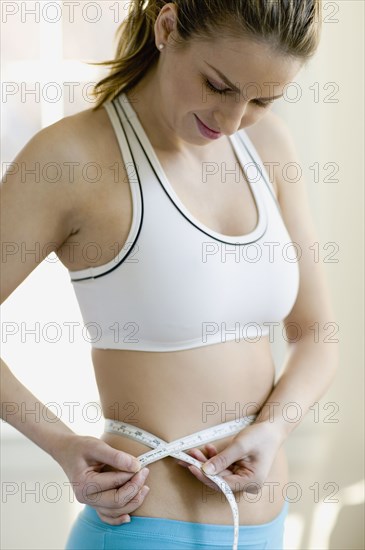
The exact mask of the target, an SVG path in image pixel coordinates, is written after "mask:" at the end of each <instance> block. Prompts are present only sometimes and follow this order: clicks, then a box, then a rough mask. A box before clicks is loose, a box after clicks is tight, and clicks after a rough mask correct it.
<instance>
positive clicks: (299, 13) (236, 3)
mask: <svg viewBox="0 0 365 550" xmlns="http://www.w3.org/2000/svg"><path fill="white" fill-rule="evenodd" d="M168 3H169V2H168V1H166V0H147V1H146V0H129V9H128V14H127V17H126V18H125V19H124V20H123V22H122V23H121V25H120V26H119V27H118V29H117V31H116V36H117V37H118V35H119V39H118V44H117V51H116V55H115V59H112V60H108V61H103V62H100V63H91V64H92V65H111V69H110V71H109V75H108V76H106V77H105V78H103V79H102V80H100V81H99V82H97V84H96V85H95V86H94V88H93V91H92V93H91V95H93V96H96V97H97V100H96V103H95V106H94V107H93V110H97V109H98V108H99V107H100V106H101V105H102V104H103V103H104V102H105V101H107V100H111V99H113V98H114V97H115V96H116V95H118V94H119V93H120V92H128V90H130V89H131V88H133V87H134V86H135V85H136V84H137V83H138V82H139V80H141V79H142V77H143V76H144V75H145V74H146V72H147V71H148V70H149V69H150V68H151V66H152V65H154V64H155V63H156V62H157V60H158V57H159V51H158V49H157V48H156V45H155V37H154V25H155V22H156V19H157V17H158V14H159V13H160V11H161V9H162V7H163V6H164V5H165V4H168ZM174 4H175V5H176V8H177V31H178V36H177V37H175V43H176V45H177V47H180V48H184V47H185V46H186V45H187V44H188V43H189V42H190V41H191V40H195V41H199V40H214V38H215V37H216V36H225V37H232V38H242V36H247V37H249V38H251V39H252V40H256V41H258V42H263V43H268V44H270V45H271V46H272V47H273V48H274V49H275V50H276V51H278V52H279V53H282V54H285V55H289V56H292V57H296V58H299V59H301V60H302V61H303V63H305V62H307V61H308V60H309V59H310V58H311V57H312V56H313V55H314V54H315V52H316V50H317V47H318V44H319V40H320V34H321V28H322V24H321V14H322V0H175V1H174Z"/></svg>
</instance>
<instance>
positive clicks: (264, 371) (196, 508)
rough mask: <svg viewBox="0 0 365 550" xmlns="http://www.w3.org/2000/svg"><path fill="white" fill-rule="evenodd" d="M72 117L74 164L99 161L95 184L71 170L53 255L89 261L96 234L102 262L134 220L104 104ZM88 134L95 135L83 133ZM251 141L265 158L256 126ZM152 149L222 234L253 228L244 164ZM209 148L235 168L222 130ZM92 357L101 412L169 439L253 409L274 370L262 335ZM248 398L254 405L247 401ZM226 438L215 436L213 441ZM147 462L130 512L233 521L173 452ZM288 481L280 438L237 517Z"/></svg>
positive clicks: (267, 509) (190, 202)
mask: <svg viewBox="0 0 365 550" xmlns="http://www.w3.org/2000/svg"><path fill="white" fill-rule="evenodd" d="M75 118H78V124H79V125H78V127H79V128H80V139H83V138H84V144H85V143H86V141H87V140H88V141H87V147H84V146H82V150H81V148H80V151H76V154H77V153H79V155H80V157H79V158H82V159H83V162H82V164H81V165H84V164H85V163H87V162H97V163H98V164H99V166H100V167H102V171H101V172H102V176H101V178H100V179H99V181H98V182H97V183H94V184H93V183H90V182H85V181H83V180H82V179H81V176H80V174H79V176H78V177H79V179H78V180H77V182H78V183H80V185H79V186H78V188H79V193H78V196H79V200H80V215H79V220H80V224H79V228H78V231H77V232H75V233H74V234H73V235H71V236H70V237H69V239H68V240H67V241H66V242H65V243H64V244H63V246H62V247H61V248H60V249H59V250H58V256H59V257H60V259H61V261H62V262H63V264H64V265H65V266H66V267H67V268H68V269H70V270H78V269H84V268H86V267H88V265H90V264H88V262H87V260H86V258H84V257H83V254H82V249H83V248H84V247H85V245H86V244H87V243H90V242H94V243H98V244H99V246H100V250H101V251H102V255H101V257H100V258H99V262H98V263H93V264H92V265H93V266H96V265H103V264H105V263H107V262H108V261H110V260H112V259H113V258H114V257H115V256H116V254H117V252H118V251H119V250H121V249H122V247H123V246H124V244H125V242H126V240H127V236H128V232H129V228H130V225H131V222H132V199H131V194H130V191H129V185H128V180H127V177H126V175H125V174H123V175H121V177H120V178H119V179H118V183H116V182H115V181H114V177H113V175H114V173H113V171H112V170H111V168H110V167H111V166H113V165H115V163H116V162H117V163H118V164H119V168H121V167H122V166H123V164H122V159H121V153H120V149H119V146H118V143H117V140H116V137H115V134H114V130H113V128H112V126H111V124H110V121H109V118H108V115H107V113H106V111H105V110H104V109H100V110H99V111H96V112H92V111H91V110H88V111H86V112H83V113H80V114H78V115H75ZM248 134H249V132H248ZM90 135H91V136H92V140H90V139H89V138H88V136H90ZM252 135H253V134H252ZM249 137H251V136H250V134H249ZM251 139H252V138H251ZM252 141H253V143H254V145H255V147H256V148H257V150H258V151H259V154H260V155H261V158H262V160H263V161H264V162H265V154H264V151H263V150H262V147H260V143H259V141H258V139H257V135H256V136H255V140H254V139H252ZM85 151H87V153H86V152H85ZM156 154H157V155H158V158H159V160H160V162H161V164H162V166H163V168H164V171H165V173H166V174H167V176H168V178H169V181H170V183H171V185H172V186H173V188H174V190H175V191H176V193H177V194H178V196H179V198H180V199H181V200H182V202H183V203H184V205H185V206H186V207H187V208H188V210H189V211H190V212H191V213H192V214H193V215H194V216H195V217H196V218H197V219H199V220H200V221H201V222H203V223H204V224H205V225H206V226H208V227H210V228H211V229H213V230H215V231H218V232H220V233H223V234H226V235H243V234H245V233H249V232H250V231H252V229H253V228H254V227H255V225H256V222H257V212H256V207H255V203H254V200H253V197H252V195H251V192H250V190H249V187H248V184H247V182H245V180H244V176H243V174H242V172H241V178H240V182H239V183H238V182H236V181H235V176H234V175H232V176H227V180H226V183H225V184H222V177H221V173H220V171H218V173H217V174H216V175H215V176H211V177H209V178H207V181H206V182H203V179H202V176H201V173H202V162H198V161H191V162H190V164H188V163H187V159H184V160H183V159H178V158H176V157H174V158H172V157H171V156H170V157H169V156H168V155H166V154H165V153H163V152H161V151H160V152H159V151H157V150H156ZM211 158H213V159H214V160H215V162H217V163H218V164H219V165H220V164H221V163H223V162H225V163H226V165H227V169H233V167H234V166H235V165H236V163H237V162H238V161H237V159H236V157H235V155H234V152H233V150H232V148H231V146H230V144H229V141H228V139H227V140H226V141H222V140H219V141H218V142H217V143H215V144H214V146H212V157H211ZM78 160H79V159H78ZM184 174H185V177H184ZM230 178H231V179H230ZM197 182H198V183H197ZM71 250H72V251H73V254H70V251H71ZM92 360H93V364H94V368H95V376H96V381H97V385H98V389H99V393H100V400H101V405H102V410H103V414H104V417H106V418H115V419H118V420H122V421H125V422H128V423H133V424H135V425H136V426H140V427H141V428H143V429H145V430H147V431H149V432H152V433H154V434H155V435H157V436H158V437H161V438H162V439H164V440H166V441H172V440H174V439H177V438H179V437H182V436H184V435H186V434H190V433H193V432H195V431H198V430H201V429H204V428H207V427H209V426H214V425H216V424H219V423H221V422H225V421H228V420H233V419H234V418H238V417H240V416H243V415H245V414H254V413H255V412H257V411H258V410H259V409H260V407H261V406H262V404H263V403H264V402H265V400H266V399H267V397H268V396H269V394H270V392H271V391H272V387H273V384H274V377H275V367H274V362H273V359H272V355H271V348H270V343H269V341H268V337H267V336H266V337H262V338H261V339H260V340H259V341H258V342H256V343H253V342H248V341H245V340H242V341H241V342H239V343H237V342H235V341H230V342H225V343H220V344H214V345H210V346H203V347H198V348H194V349H188V350H183V351H175V352H144V351H142V352H141V351H129V350H128V351H126V350H102V349H93V351H92ZM249 403H255V406H251V407H250V408H249V409H248V410H247V409H246V406H247V405H248V404H249ZM212 404H213V406H214V409H215V410H216V411H217V412H216V413H215V414H210V415H207V418H205V415H204V411H205V410H206V407H207V405H212ZM232 411H235V412H234V413H233V412H232ZM102 439H103V440H104V441H106V442H107V443H108V444H110V445H111V446H113V447H115V448H118V449H120V450H123V451H125V452H127V453H130V454H132V455H134V456H138V455H140V454H143V453H144V452H146V451H148V450H150V449H149V448H148V447H146V446H145V445H142V444H140V443H137V442H135V441H132V440H129V439H127V438H125V437H121V436H117V435H113V434H109V433H104V434H103V435H102ZM231 439H232V438H225V439H222V440H220V441H216V442H215V443H214V444H215V445H216V447H217V449H218V451H220V450H221V449H223V448H224V447H225V446H226V445H227V444H228V443H229V442H230V441H231ZM149 469H150V474H149V476H148V478H147V481H146V484H147V485H148V486H149V487H150V488H151V490H150V492H149V494H148V495H147V497H146V499H145V501H144V503H143V504H142V506H141V507H139V508H138V509H137V510H136V511H135V512H133V513H132V515H136V516H150V517H164V518H170V519H177V520H182V521H195V522H203V523H220V524H227V525H232V514H231V509H230V507H229V505H228V502H227V501H226V499H225V497H224V496H223V495H222V493H221V492H215V493H212V491H211V490H209V489H208V488H207V487H206V486H205V485H203V484H202V483H201V482H200V481H199V480H197V479H196V478H195V477H194V476H193V474H191V473H190V472H189V471H188V470H187V469H185V468H183V467H181V466H179V465H178V464H176V461H175V460H174V459H173V458H172V457H166V458H164V459H163V460H159V461H157V462H154V463H152V464H150V465H149ZM287 481H288V468H287V461H286V456H285V452H284V449H283V448H281V449H280V450H279V452H278V454H277V456H276V458H275V460H274V462H273V465H272V468H271V471H270V473H269V476H268V477H267V479H266V486H265V487H264V488H263V490H262V495H261V497H260V498H259V499H257V498H256V499H252V495H251V499H250V498H249V496H250V495H249V496H248V497H247V496H246V495H245V493H240V494H239V495H236V499H237V502H238V508H239V514H240V524H242V525H243V524H260V523H265V522H267V521H271V520H272V519H273V518H274V517H276V516H277V515H278V514H279V512H280V510H281V508H282V505H283V497H282V492H281V489H282V487H283V485H284V484H285V483H286V482H287ZM270 482H276V483H279V484H280V485H279V486H278V487H279V489H278V488H277V489H276V491H275V492H274V499H272V497H271V496H270V493H269V483H270ZM253 500H256V502H252V501H253Z"/></svg>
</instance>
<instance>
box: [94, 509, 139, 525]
mask: <svg viewBox="0 0 365 550" xmlns="http://www.w3.org/2000/svg"><path fill="white" fill-rule="evenodd" d="M96 513H97V514H98V516H99V518H100V519H101V521H103V522H104V523H107V524H108V525H123V523H130V521H131V517H130V516H129V515H128V514H122V515H121V516H119V517H116V518H111V517H109V516H106V515H104V514H102V513H101V512H99V511H98V510H97V511H96Z"/></svg>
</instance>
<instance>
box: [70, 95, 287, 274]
mask: <svg viewBox="0 0 365 550" xmlns="http://www.w3.org/2000/svg"><path fill="white" fill-rule="evenodd" d="M117 99H118V98H117V97H116V98H114V99H113V100H112V101H111V102H110V103H111V104H112V106H113V108H114V110H115V113H116V115H117V117H118V120H119V122H120V126H121V129H122V131H123V134H124V136H125V139H126V142H127V144H128V148H129V151H130V153H131V157H132V160H133V165H134V169H135V172H136V174H137V179H138V185H139V189H140V194H141V219H140V223H139V227H138V231H137V234H136V236H135V238H134V241H133V244H132V246H131V247H130V249H129V250H128V252H127V254H126V255H125V256H124V257H123V258H122V259H121V260H120V262H118V263H117V264H116V265H115V266H113V267H112V268H110V269H108V270H107V271H105V272H103V273H99V275H91V276H89V277H81V278H75V279H72V278H71V282H77V281H85V280H88V279H98V278H99V277H103V276H104V275H107V274H108V273H110V272H111V271H114V269H116V268H117V267H119V266H120V265H121V264H122V263H123V262H124V261H125V260H126V259H127V258H128V256H129V254H130V253H131V251H132V250H133V247H134V246H135V244H136V242H137V240H138V237H139V235H140V232H141V229H142V224H143V213H144V203H143V191H142V185H141V181H140V177H139V173H138V169H137V165H136V162H135V158H134V155H133V152H132V148H131V146H130V142H129V139H128V136H127V133H126V131H125V128H124V125H123V122H122V120H121V117H120V115H119V112H118V109H117V108H116V105H115V103H116V101H117ZM119 105H120V107H121V109H122V110H123V113H124V115H125V117H126V120H127V122H128V124H129V126H130V127H131V129H132V131H133V133H134V135H135V137H136V139H137V140H138V143H139V145H140V147H141V149H142V151H143V152H144V155H145V157H146V159H147V161H148V163H149V165H150V167H151V168H152V170H153V172H154V174H155V176H156V178H157V180H158V181H159V183H160V185H161V188H162V189H163V190H164V192H165V193H166V195H167V196H168V198H169V199H170V201H171V202H172V204H173V205H174V206H175V208H177V210H178V211H179V212H180V214H181V215H182V216H184V218H185V219H186V220H187V221H188V222H189V223H190V224H191V225H193V226H194V227H195V228H196V229H198V230H199V231H201V232H202V233H204V234H205V235H207V236H208V237H210V238H211V239H214V240H215V241H218V242H222V243H224V244H233V245H234V246H245V245H248V244H251V243H255V242H257V241H259V240H260V239H262V237H263V235H264V234H265V233H266V230H267V224H266V228H265V231H264V232H263V234H262V235H260V236H259V237H257V239H253V240H251V241H250V240H249V241H246V242H244V243H230V242H227V241H224V240H223V239H218V238H217V237H215V236H213V235H211V234H210V233H208V232H206V231H204V230H203V229H202V228H201V227H198V226H197V225H196V224H195V223H194V222H193V221H192V220H191V219H189V218H188V217H187V216H186V215H185V214H184V212H182V211H181V210H180V208H179V207H178V205H177V204H176V203H175V202H174V200H173V199H172V198H171V197H170V195H169V193H168V192H167V191H166V189H165V187H164V186H163V184H162V182H161V180H160V177H159V176H158V174H157V173H156V170H155V168H154V166H153V164H152V163H151V160H150V158H149V156H148V154H147V152H146V150H145V148H144V147H143V145H142V143H141V140H140V139H139V136H138V135H137V133H136V131H135V129H134V127H133V124H131V122H130V120H129V117H128V115H127V114H126V112H125V109H124V108H123V105H122V103H121V102H120V101H119ZM237 134H238V137H239V140H240V142H241V143H242V144H243V146H244V147H245V149H246V151H247V153H248V154H249V156H250V158H251V159H252V162H253V163H254V165H255V166H257V167H258V169H259V170H260V174H261V175H262V178H263V180H264V182H265V185H266V186H267V188H268V189H269V191H270V193H271V195H272V196H273V198H274V199H275V204H276V205H277V206H278V209H279V212H280V206H279V204H278V201H277V198H276V196H275V194H274V193H273V192H272V190H271V187H270V186H269V185H268V183H267V181H266V177H265V174H264V173H263V171H262V170H261V167H260V166H258V164H257V162H256V161H255V159H254V158H253V156H252V154H251V152H250V150H249V149H248V148H247V146H246V144H245V142H244V140H243V139H242V136H241V135H240V133H239V132H237ZM255 202H256V201H255ZM248 235H249V233H248ZM98 267H99V266H98ZM100 267H102V266H100ZM86 269H88V268H85V270H86ZM80 271H83V269H81V270H80Z"/></svg>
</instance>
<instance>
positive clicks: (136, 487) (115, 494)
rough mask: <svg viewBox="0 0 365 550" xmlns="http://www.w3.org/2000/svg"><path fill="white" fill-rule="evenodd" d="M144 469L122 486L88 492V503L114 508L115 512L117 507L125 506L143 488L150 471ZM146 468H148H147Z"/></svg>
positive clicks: (86, 500)
mask: <svg viewBox="0 0 365 550" xmlns="http://www.w3.org/2000/svg"><path fill="white" fill-rule="evenodd" d="M143 470H145V468H143V469H142V470H141V471H140V472H138V473H137V474H134V476H133V477H132V478H131V479H130V480H129V481H128V482H127V483H124V484H123V485H122V486H120V487H115V488H113V489H110V490H108V491H103V492H98V493H93V494H89V493H88V494H87V497H85V502H86V504H90V505H91V506H94V507H95V506H96V505H98V506H100V507H104V508H109V509H113V510H114V512H115V509H121V508H123V507H124V506H125V505H126V504H128V502H129V501H130V500H131V499H132V498H134V497H135V496H136V494H137V493H138V491H140V490H141V489H142V487H143V485H144V482H145V481H146V478H147V476H148V471H147V472H146V473H145V472H144V471H143ZM146 470H148V468H146ZM100 475H101V474H100Z"/></svg>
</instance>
